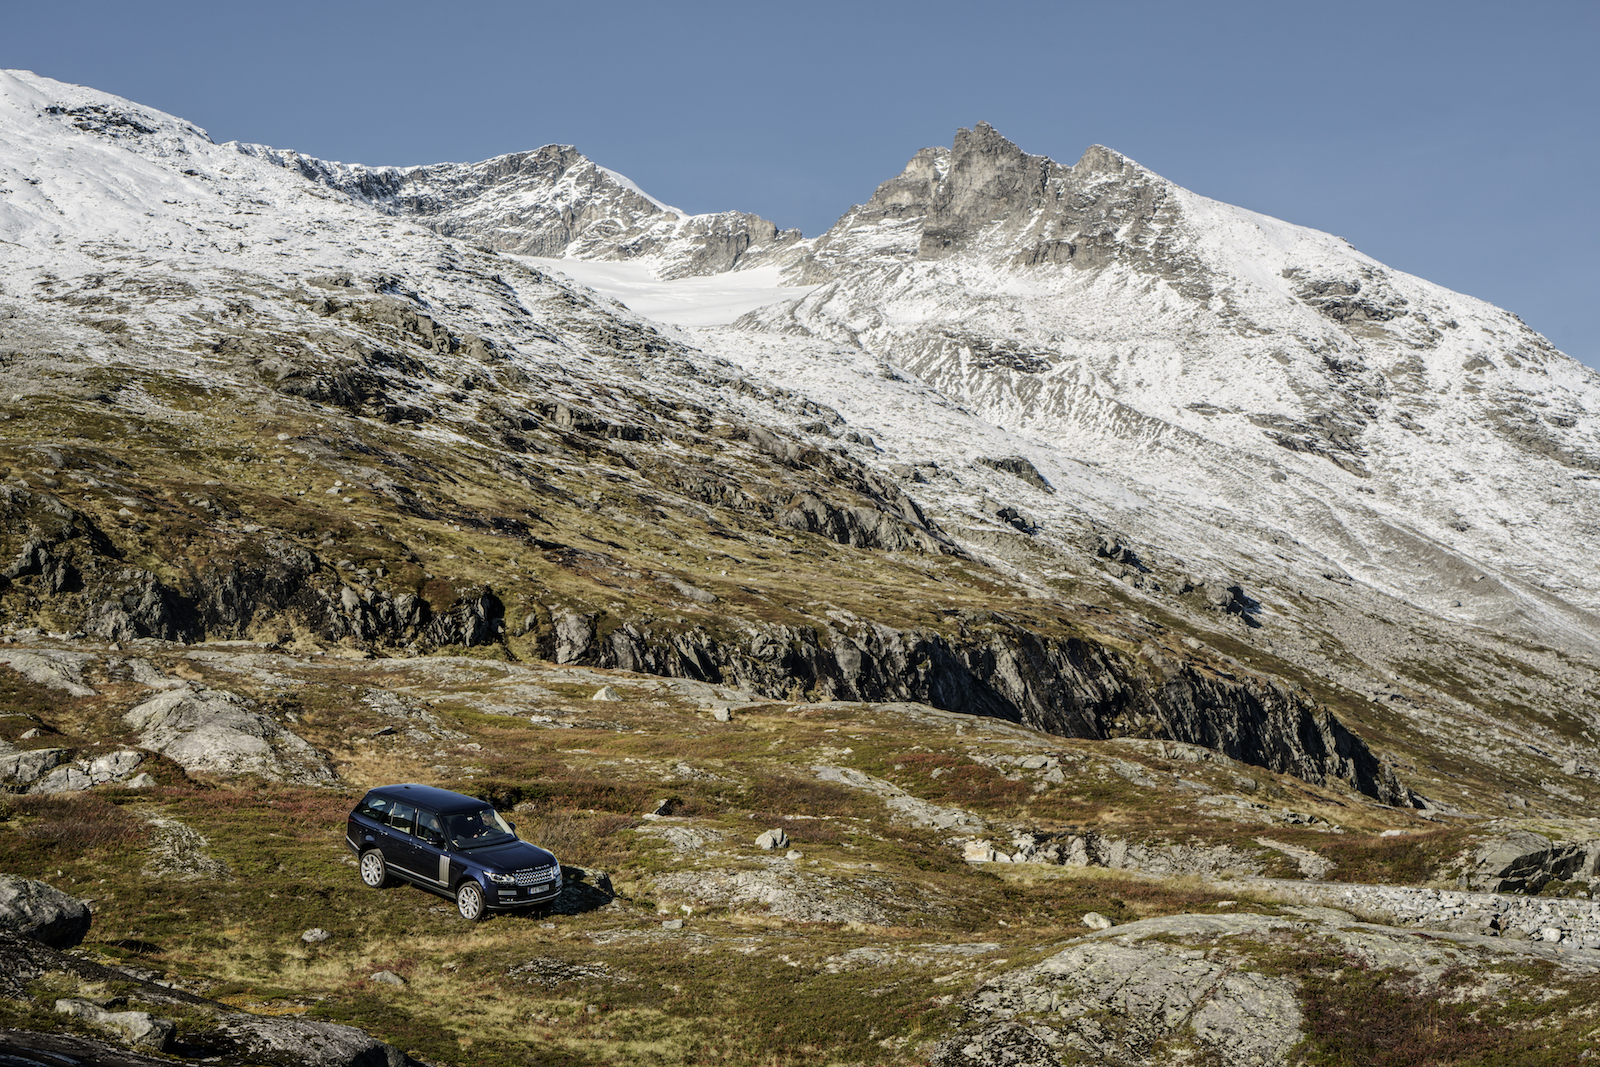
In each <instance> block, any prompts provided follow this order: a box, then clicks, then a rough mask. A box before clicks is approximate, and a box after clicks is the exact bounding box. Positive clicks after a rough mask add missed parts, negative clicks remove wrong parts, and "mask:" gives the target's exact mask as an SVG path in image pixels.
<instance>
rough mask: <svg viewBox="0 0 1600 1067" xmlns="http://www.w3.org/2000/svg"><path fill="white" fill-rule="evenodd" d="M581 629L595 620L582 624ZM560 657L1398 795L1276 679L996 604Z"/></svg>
mask: <svg viewBox="0 0 1600 1067" xmlns="http://www.w3.org/2000/svg"><path fill="white" fill-rule="evenodd" d="M591 633H592V631H591ZM565 634H566V638H565V640H566V644H565V645H564V646H563V654H564V655H565V656H566V657H568V658H567V660H566V661H567V662H578V663H587V664H592V665H595V666H601V667H619V668H622V669H624V670H633V671H642V672H645V673H650V674H664V675H667V676H669V677H686V678H695V679H697V680H702V681H711V682H717V683H723V682H726V683H730V684H736V685H738V686H740V687H741V688H746V689H750V690H752V691H755V692H759V693H764V694H766V695H769V696H774V697H781V696H783V695H785V694H786V693H788V692H789V691H790V690H791V688H792V687H793V686H794V684H795V682H796V681H797V680H799V681H801V682H802V683H803V684H804V685H806V686H807V687H808V688H810V689H812V690H813V691H814V692H815V693H816V694H817V695H818V696H821V697H823V698H824V699H830V700H864V701H916V702H920V703H926V704H931V705H933V706H934V707H936V708H944V709H948V710H953V711H963V712H970V713H972V714H977V715H988V716H992V717H995V718H1000V719H1005V720H1007V721H1010V722H1017V723H1022V724H1025V725H1028V726H1032V727H1034V728H1036V729H1041V730H1045V731H1047V732H1049V733H1055V734H1060V735H1062V736H1066V737H1090V738H1106V737H1117V736H1135V737H1155V738H1161V739H1164V740H1170V741H1177V742H1184V743H1188V744H1194V745H1200V746H1202V747H1205V748H1208V749H1212V750H1215V751H1217V752H1220V753H1222V754H1224V755H1226V756H1229V757H1231V758H1233V759H1236V760H1239V761H1241V762H1244V763H1250V764H1255V765H1257V766H1263V767H1269V768H1271V769H1273V770H1275V771H1281V772H1285V773H1289V774H1294V775H1296V776H1299V777H1302V778H1305V779H1306V780H1308V781H1313V782H1318V783H1321V782H1326V781H1328V780H1330V779H1338V780H1342V781H1344V782H1347V783H1349V784H1350V785H1351V786H1353V787H1354V788H1356V789H1358V790H1359V791H1361V792H1363V793H1366V794H1367V795H1368V796H1372V797H1375V798H1377V799H1380V800H1383V801H1384V802H1386V803H1391V804H1393V803H1405V802H1407V801H1408V794H1407V793H1406V792H1405V790H1404V789H1403V787H1402V786H1401V785H1400V783H1399V782H1398V780H1397V779H1395V777H1394V773H1393V772H1392V771H1391V770H1389V769H1388V768H1387V767H1386V766H1384V765H1383V764H1381V763H1380V762H1379V761H1378V760H1377V758H1376V757H1375V756H1374V755H1373V754H1372V752H1371V750H1370V749H1368V747H1367V746H1366V744H1365V743H1364V742H1362V741H1361V739H1360V738H1358V737H1356V736H1355V735H1354V734H1352V733H1351V732H1350V731H1349V730H1347V729H1346V728H1345V727H1344V726H1343V725H1342V724H1341V723H1340V722H1339V721H1338V720H1337V719H1336V718H1334V717H1333V715H1332V714H1330V713H1329V712H1328V711H1327V710H1326V709H1325V708H1321V707H1319V706H1318V705H1317V704H1315V703H1314V702H1313V701H1311V700H1309V699H1308V698H1306V697H1304V696H1301V695H1299V694H1296V693H1293V692H1291V691H1289V690H1287V689H1285V688H1283V687H1282V686H1281V685H1279V684H1277V683H1276V682H1270V681H1266V680H1263V679H1259V678H1252V677H1249V676H1246V675H1239V674H1225V673H1222V672H1220V671H1218V670H1215V669H1212V668H1207V667H1203V666H1201V665H1199V664H1195V663H1192V662H1185V661H1180V660H1177V659H1175V658H1173V657H1169V656H1166V655H1163V654H1152V655H1151V656H1150V657H1149V659H1148V660H1147V661H1145V662H1143V663H1141V662H1138V661H1135V660H1132V659H1130V658H1127V657H1125V656H1124V655H1122V654H1119V653H1116V652H1114V651H1113V650H1111V649H1110V648H1108V647H1105V646H1100V645H1094V644H1090V643H1088V642H1085V641H1082V640H1079V639H1047V638H1043V637H1041V636H1039V635H1038V634H1034V633H1032V632H1030V631H1027V630H1025V629H1023V628H1021V627H1019V626H1016V625H1015V624H1012V623H1011V622H1009V621H1008V620H1007V619H1005V618H1004V617H1003V616H1000V615H998V614H994V615H991V616H989V618H987V619H984V620H978V619H974V620H970V621H969V622H968V623H967V624H965V625H963V626H962V628H961V630H960V632H959V634H958V635H957V636H955V637H946V636H945V635H942V634H936V633H930V632H926V631H916V630H910V631H899V630H892V629H889V628H888V627H883V626H863V627H860V628H858V629H854V630H852V631H850V632H844V631H840V630H835V629H832V628H828V629H813V628H809V627H807V628H790V627H781V626H777V627H752V628H750V629H748V630H747V631H746V636H745V638H744V639H743V640H741V641H739V642H737V643H735V642H727V641H717V640H714V639H712V638H711V637H710V636H709V635H705V634H700V633H693V632H691V633H682V632H664V631H657V630H653V629H646V628H641V627H637V626H633V625H624V626H621V627H618V628H616V629H613V630H612V631H611V632H610V634H609V635H607V636H606V637H605V638H604V639H603V640H597V639H594V638H593V637H591V638H590V639H589V641H588V642H587V643H586V644H585V645H584V646H583V647H582V648H581V649H578V648H576V646H575V638H576V637H578V636H579V635H580V634H581V631H580V630H578V629H576V628H574V627H571V626H569V627H568V629H567V630H566V631H565Z"/></svg>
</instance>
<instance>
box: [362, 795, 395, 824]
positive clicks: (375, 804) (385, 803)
mask: <svg viewBox="0 0 1600 1067" xmlns="http://www.w3.org/2000/svg"><path fill="white" fill-rule="evenodd" d="M393 806H394V801H392V800H390V799H389V798H388V797H372V796H369V797H367V798H366V799H365V800H363V801H362V802H361V807H360V808H358V809H356V810H358V811H359V812H360V813H361V814H363V815H365V816H366V817H367V818H369V819H376V820H378V821H379V822H388V821H389V809H390V808H392V807H393Z"/></svg>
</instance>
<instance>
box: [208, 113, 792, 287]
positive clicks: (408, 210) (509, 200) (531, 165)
mask: <svg viewBox="0 0 1600 1067" xmlns="http://www.w3.org/2000/svg"><path fill="white" fill-rule="evenodd" d="M234 147H236V148H238V150H239V151H241V152H243V153H246V154H248V155H252V156H255V157H257V158H260V159H264V160H267V161H269V162H271V163H275V164H277V165H279V166H282V167H286V168H289V169H292V170H294V171H296V172H298V173H300V174H302V175H304V176H305V177H307V178H309V179H311V180H312V181H314V182H318V183H319V184H322V185H325V186H328V187H330V188H333V189H337V190H339V191H340V192H343V193H345V194H347V195H349V196H351V197H354V198H356V199H358V200H360V201H362V202H363V203H366V204H370V205H372V206H373V207H376V208H377V209H378V210H380V211H382V212H384V213H385V214H389V215H397V216H402V217H405V218H409V219H414V220H415V221H417V222H419V223H421V224H423V225H425V226H427V227H428V228H429V229H432V230H434V231H435V232H437V233H440V234H443V235H445V236H447V237H459V238H461V239H463V240H468V241H472V242H474V243H477V244H481V245H483V246H485V247H488V248H493V249H495V250H496V251H501V252H514V253H519V254H522V255H530V256H544V257H556V258H559V257H563V256H572V257H575V258H579V259H597V260H610V259H618V260H638V261H641V262H644V263H648V264H649V266H650V268H651V270H652V271H653V273H654V274H655V275H656V276H657V277H661V278H683V277H691V276H696V275H704V274H716V273H720V272H722V271H727V270H732V269H736V268H740V267H743V266H746V265H747V261H754V260H758V259H760V258H762V257H763V256H766V255H770V254H771V253H772V252H774V251H776V250H777V249H779V248H782V247H784V246H785V245H788V244H792V243H793V242H795V241H797V240H799V238H800V234H799V232H798V231H794V230H789V231H781V232H780V231H779V230H778V228H777V226H775V225H773V224H772V223H771V222H768V221H767V220H766V219H763V218H761V217H760V216H757V215H750V214H746V213H744V212H738V211H725V212H720V213H715V214H708V215H689V214H687V213H686V212H683V211H680V210H679V209H677V208H674V207H671V206H669V205H667V204H665V203H662V202H661V201H660V200H657V199H655V198H654V197H652V196H650V195H649V194H647V193H645V192H644V191H643V190H642V189H640V188H639V186H638V185H636V184H634V183H633V182H632V181H630V180H629V179H628V178H626V177H624V176H623V175H621V174H618V173H617V172H615V171H612V170H608V169H607V168H605V167H602V166H600V165H599V164H597V163H595V162H594V161H592V160H590V159H589V158H588V157H586V156H585V155H584V154H583V153H582V152H579V151H578V150H577V149H576V148H574V147H573V146H571V145H553V144H552V145H545V146H544V147H542V148H538V149H535V150H533V151H531V152H514V153H511V154H509V155H503V156H496V157H495V158H493V159H488V160H484V161H483V162H481V163H437V164H430V165H427V166H417V167H367V166H359V165H352V164H344V163H331V162H328V161H325V160H320V159H315V158H313V157H310V156H303V155H301V154H300V153H298V152H293V151H284V150H280V149H274V148H268V147H266V146H264V145H247V144H240V145H236V146H234Z"/></svg>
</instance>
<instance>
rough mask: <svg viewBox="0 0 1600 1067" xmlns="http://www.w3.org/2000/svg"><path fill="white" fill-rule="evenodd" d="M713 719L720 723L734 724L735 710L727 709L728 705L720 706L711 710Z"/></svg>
mask: <svg viewBox="0 0 1600 1067" xmlns="http://www.w3.org/2000/svg"><path fill="white" fill-rule="evenodd" d="M711 717H712V718H713V719H715V720H717V721H718V722H732V721H733V709H731V708H729V707H727V706H726V705H722V704H719V705H718V706H716V707H714V708H712V709H711Z"/></svg>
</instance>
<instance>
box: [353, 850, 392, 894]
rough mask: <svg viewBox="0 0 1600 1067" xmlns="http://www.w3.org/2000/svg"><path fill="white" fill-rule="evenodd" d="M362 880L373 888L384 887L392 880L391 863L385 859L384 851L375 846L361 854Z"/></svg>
mask: <svg viewBox="0 0 1600 1067" xmlns="http://www.w3.org/2000/svg"><path fill="white" fill-rule="evenodd" d="M360 866H361V881H362V882H363V883H364V884H365V885H367V886H369V887H371V888H373V889H382V888H383V887H384V886H386V885H388V884H389V882H390V877H389V865H388V864H387V863H385V862H384V861H383V853H382V852H379V851H378V850H377V849H375V848H369V849H367V850H366V851H365V852H363V853H362V854H361V865H360Z"/></svg>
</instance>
